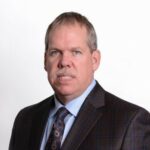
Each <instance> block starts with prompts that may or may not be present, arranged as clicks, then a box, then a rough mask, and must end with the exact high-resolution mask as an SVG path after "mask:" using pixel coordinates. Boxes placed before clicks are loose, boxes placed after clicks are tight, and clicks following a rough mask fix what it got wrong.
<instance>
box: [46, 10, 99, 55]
mask: <svg viewBox="0 0 150 150" xmlns="http://www.w3.org/2000/svg"><path fill="white" fill-rule="evenodd" d="M75 23H78V24H80V25H81V26H84V27H85V28H86V30H87V44H88V47H89V48H90V51H91V52H93V51H94V50H96V49H97V36H96V32H95V29H94V27H93V25H92V23H91V22H90V21H89V20H88V19H87V18H86V17H85V16H83V15H81V14H79V13H76V12H64V13H62V14H60V15H59V16H58V17H56V18H55V20H54V21H53V22H52V23H51V24H50V25H49V26H48V28H47V31H46V35H45V51H47V49H48V46H49V45H48V44H49V35H50V33H51V32H52V31H53V30H54V29H55V28H56V27H58V26H60V25H66V24H71V25H73V24H75Z"/></svg>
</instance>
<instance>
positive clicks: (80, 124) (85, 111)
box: [62, 83, 105, 150]
mask: <svg viewBox="0 0 150 150" xmlns="http://www.w3.org/2000/svg"><path fill="white" fill-rule="evenodd" d="M104 95H105V91H104V90H103V89H102V87H101V86H100V85H99V84H98V83H96V86H95V87H94V89H93V90H92V91H91V93H90V94H89V95H88V96H87V98H86V100H85V102H84V104H83V105H82V107H81V109H80V111H79V114H78V116H77V118H76V120H75V122H74V124H73V126H72V128H71V130H70V132H69V133H68V135H67V137H66V140H65V141H64V144H63V145H62V150H68V149H71V150H77V149H78V147H79V146H80V145H81V143H82V142H83V141H84V139H85V138H86V136H87V135H88V134H89V132H90V131H91V129H92V128H93V127H94V125H95V124H96V122H97V121H98V120H99V119H100V118H101V116H102V114H103V106H104V104H105V103H104ZM89 116H90V117H89Z"/></svg>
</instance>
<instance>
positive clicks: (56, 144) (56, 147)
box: [45, 107, 69, 150]
mask: <svg viewBox="0 0 150 150" xmlns="http://www.w3.org/2000/svg"><path fill="white" fill-rule="evenodd" d="M68 114H69V111H68V110H67V109H66V108H65V107H61V108H60V109H59V110H58V111H57V113H56V120H55V121H54V124H53V127H52V131H51V133H50V136H49V138H48V141H47V144H46V147H45V150H60V146H61V140H62V136H63V132H64V127H65V124H64V119H65V117H66V116H67V115H68Z"/></svg>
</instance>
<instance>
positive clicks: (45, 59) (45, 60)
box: [44, 52, 47, 71]
mask: <svg viewBox="0 0 150 150" xmlns="http://www.w3.org/2000/svg"><path fill="white" fill-rule="evenodd" d="M46 55H47V54H46V52H45V53H44V69H45V71H47V67H46V62H47V58H46Z"/></svg>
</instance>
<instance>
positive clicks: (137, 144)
mask: <svg viewBox="0 0 150 150" xmlns="http://www.w3.org/2000/svg"><path fill="white" fill-rule="evenodd" d="M122 150H150V113H149V112H147V111H145V110H144V109H140V110H139V111H138V112H137V113H136V114H135V116H134V118H133V119H132V121H131V122H130V124H129V126H128V129H127V131H126V134H125V136H124V142H123V145H122Z"/></svg>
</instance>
